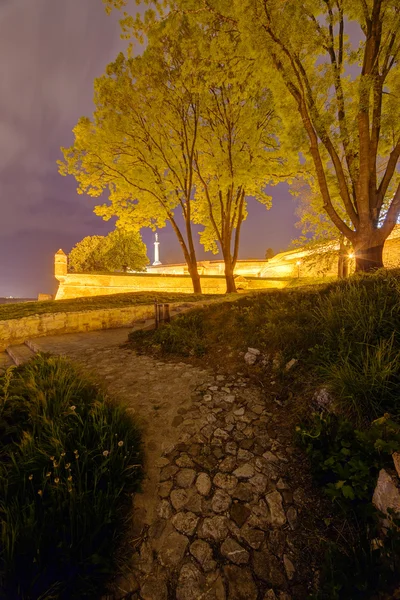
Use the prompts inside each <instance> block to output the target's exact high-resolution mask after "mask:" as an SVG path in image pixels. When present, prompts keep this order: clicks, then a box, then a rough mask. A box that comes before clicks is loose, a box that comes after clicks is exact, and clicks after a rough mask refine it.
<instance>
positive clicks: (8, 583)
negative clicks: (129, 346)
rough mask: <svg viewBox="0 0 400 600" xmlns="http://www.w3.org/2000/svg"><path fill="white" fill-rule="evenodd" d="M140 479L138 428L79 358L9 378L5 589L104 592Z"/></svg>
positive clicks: (1, 490)
mask: <svg viewBox="0 0 400 600" xmlns="http://www.w3.org/2000/svg"><path fill="white" fill-rule="evenodd" d="M141 479H142V448H141V439H140V432H139V429H138V427H137V426H136V424H135V422H134V421H133V420H132V418H131V417H130V415H129V413H128V412H127V411H126V410H125V409H124V408H123V407H122V406H121V405H117V404H114V403H113V402H112V401H111V400H110V399H109V398H108V397H107V396H106V395H105V394H104V393H103V391H102V390H101V389H99V388H97V386H96V385H94V384H93V383H92V381H91V380H89V379H87V378H85V377H84V376H83V375H82V373H81V372H80V371H79V370H78V369H77V368H76V367H75V366H74V365H73V364H72V363H70V362H69V361H67V360H66V359H64V358H60V357H51V356H45V355H38V356H36V357H35V358H34V359H33V360H31V361H29V363H27V364H26V365H24V366H22V367H18V368H12V369H9V370H8V371H7V372H6V373H5V374H4V375H3V376H0V532H1V535H0V597H1V598H7V599H8V600H17V599H18V600H21V599H23V600H37V599H39V598H43V599H45V598H46V599H50V598H58V599H65V600H67V599H68V600H69V599H76V600H78V599H82V598H99V597H100V596H101V594H102V593H104V586H105V584H106V583H107V581H108V580H109V579H110V577H112V576H113V575H114V573H115V571H116V569H117V567H118V562H119V560H121V559H122V556H123V550H124V547H125V540H126V535H127V533H128V516H129V510H130V507H131V502H132V493H133V492H135V491H136V490H137V489H138V486H139V484H140V481H141Z"/></svg>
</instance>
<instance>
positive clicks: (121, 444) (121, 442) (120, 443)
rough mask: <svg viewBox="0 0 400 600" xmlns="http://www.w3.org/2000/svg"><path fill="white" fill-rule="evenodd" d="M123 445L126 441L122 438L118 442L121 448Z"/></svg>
mask: <svg viewBox="0 0 400 600" xmlns="http://www.w3.org/2000/svg"><path fill="white" fill-rule="evenodd" d="M123 445H124V442H123V441H122V440H120V441H119V442H118V446H119V447H120V448H121V446H123Z"/></svg>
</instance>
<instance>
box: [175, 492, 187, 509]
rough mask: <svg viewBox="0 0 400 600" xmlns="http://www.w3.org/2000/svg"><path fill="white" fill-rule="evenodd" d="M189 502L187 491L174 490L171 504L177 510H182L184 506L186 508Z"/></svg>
mask: <svg viewBox="0 0 400 600" xmlns="http://www.w3.org/2000/svg"><path fill="white" fill-rule="evenodd" d="M188 500H189V494H188V492H187V491H186V490H182V489H177V490H172V492H171V504H172V506H173V507H174V508H175V510H181V509H182V508H183V507H184V506H186V504H187V501H188Z"/></svg>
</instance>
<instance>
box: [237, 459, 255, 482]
mask: <svg viewBox="0 0 400 600" xmlns="http://www.w3.org/2000/svg"><path fill="white" fill-rule="evenodd" d="M233 474H234V475H235V477H237V478H238V479H249V478H250V477H253V475H254V467H253V465H251V464H250V463H246V464H244V465H241V466H240V467H238V468H237V469H236V470H235V471H233Z"/></svg>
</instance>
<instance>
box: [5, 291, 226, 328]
mask: <svg viewBox="0 0 400 600" xmlns="http://www.w3.org/2000/svg"><path fill="white" fill-rule="evenodd" d="M220 297H221V295H219V294H168V293H163V292H131V293H127V294H111V295H106V296H93V297H90V298H74V299H73V300H56V301H54V300H51V301H49V302H46V301H44V302H25V303H18V304H5V305H2V306H0V321H5V320H7V319H21V318H22V317H29V316H30V315H44V314H52V313H58V312H74V311H87V310H97V309H102V308H125V307H128V306H133V305H135V304H152V303H153V302H154V300H155V299H157V301H158V302H198V301H200V300H212V299H214V298H220Z"/></svg>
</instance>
